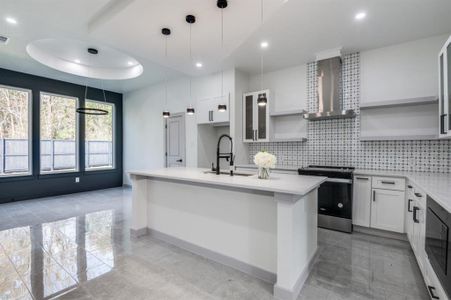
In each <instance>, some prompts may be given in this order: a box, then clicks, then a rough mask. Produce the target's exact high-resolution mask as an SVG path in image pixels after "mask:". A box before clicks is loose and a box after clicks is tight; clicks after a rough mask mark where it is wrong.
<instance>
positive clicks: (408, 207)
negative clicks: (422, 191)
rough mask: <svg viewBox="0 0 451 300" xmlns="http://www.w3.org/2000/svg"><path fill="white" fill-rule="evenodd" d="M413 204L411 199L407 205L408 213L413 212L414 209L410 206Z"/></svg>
mask: <svg viewBox="0 0 451 300" xmlns="http://www.w3.org/2000/svg"><path fill="white" fill-rule="evenodd" d="M412 202H413V200H412V199H409V202H408V203H407V211H408V212H412V207H411V206H410V204H411V203H412Z"/></svg>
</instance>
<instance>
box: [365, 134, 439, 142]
mask: <svg viewBox="0 0 451 300" xmlns="http://www.w3.org/2000/svg"><path fill="white" fill-rule="evenodd" d="M437 139H438V136H437V135H410V136H407V135H398V136H388V135H382V136H362V137H360V140H361V141H362V142H370V141H418V140H437Z"/></svg>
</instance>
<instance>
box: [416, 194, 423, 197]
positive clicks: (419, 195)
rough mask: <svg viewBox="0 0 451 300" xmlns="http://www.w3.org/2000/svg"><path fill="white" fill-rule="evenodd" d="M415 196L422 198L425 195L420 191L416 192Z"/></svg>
mask: <svg viewBox="0 0 451 300" xmlns="http://www.w3.org/2000/svg"><path fill="white" fill-rule="evenodd" d="M415 196H417V197H418V198H422V197H423V195H421V194H420V193H415Z"/></svg>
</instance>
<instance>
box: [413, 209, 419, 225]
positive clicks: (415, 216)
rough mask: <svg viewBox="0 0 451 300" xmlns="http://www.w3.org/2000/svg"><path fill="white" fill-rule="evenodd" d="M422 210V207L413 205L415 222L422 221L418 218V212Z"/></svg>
mask: <svg viewBox="0 0 451 300" xmlns="http://www.w3.org/2000/svg"><path fill="white" fill-rule="evenodd" d="M419 210H420V208H419V207H418V206H414V207H413V216H412V217H413V221H414V222H415V223H420V220H419V219H418V216H417V212H418V211H419Z"/></svg>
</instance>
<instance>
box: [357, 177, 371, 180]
mask: <svg viewBox="0 0 451 300" xmlns="http://www.w3.org/2000/svg"><path fill="white" fill-rule="evenodd" d="M355 179H357V180H370V179H369V178H368V177H356V178H355Z"/></svg>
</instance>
